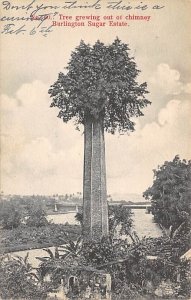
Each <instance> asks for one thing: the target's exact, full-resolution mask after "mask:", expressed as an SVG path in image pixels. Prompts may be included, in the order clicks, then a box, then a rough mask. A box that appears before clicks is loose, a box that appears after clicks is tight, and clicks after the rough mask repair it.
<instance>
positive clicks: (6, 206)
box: [0, 201, 23, 229]
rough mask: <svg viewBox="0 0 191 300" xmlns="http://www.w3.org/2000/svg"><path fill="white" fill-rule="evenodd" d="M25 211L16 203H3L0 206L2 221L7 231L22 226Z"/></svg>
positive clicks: (0, 218) (0, 219)
mask: <svg viewBox="0 0 191 300" xmlns="http://www.w3.org/2000/svg"><path fill="white" fill-rule="evenodd" d="M22 220H23V210H22V208H21V206H20V205H19V204H18V203H15V202H14V201H2V202H1V205H0V221H1V224H2V226H3V228H5V229H13V228H16V227H18V226H19V225H21V223H22Z"/></svg>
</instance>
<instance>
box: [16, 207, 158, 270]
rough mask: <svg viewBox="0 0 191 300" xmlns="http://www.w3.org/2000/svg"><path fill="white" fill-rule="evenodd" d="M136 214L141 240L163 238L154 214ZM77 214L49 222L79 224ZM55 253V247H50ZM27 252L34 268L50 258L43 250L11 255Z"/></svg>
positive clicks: (134, 217)
mask: <svg viewBox="0 0 191 300" xmlns="http://www.w3.org/2000/svg"><path fill="white" fill-rule="evenodd" d="M132 211H133V213H134V216H133V219H134V230H135V231H136V232H137V234H138V236H139V237H140V238H141V237H143V236H151V237H159V236H161V230H160V228H159V227H158V226H157V224H155V223H154V222H153V216H152V214H146V213H145V212H146V210H145V209H133V210H132ZM75 215H76V212H72V213H67V214H59V215H49V216H48V220H49V221H50V220H52V222H54V223H55V224H65V223H66V222H68V223H69V224H77V222H76V220H75ZM49 249H51V250H52V251H53V252H54V247H49ZM27 252H28V253H29V258H28V261H29V263H31V264H32V266H33V267H34V268H36V267H38V265H39V263H40V261H39V260H38V259H36V257H42V256H48V253H46V251H44V250H43V249H32V250H28V251H27V250H24V251H17V252H12V253H11V255H18V256H21V257H23V258H24V257H25V256H26V254H27Z"/></svg>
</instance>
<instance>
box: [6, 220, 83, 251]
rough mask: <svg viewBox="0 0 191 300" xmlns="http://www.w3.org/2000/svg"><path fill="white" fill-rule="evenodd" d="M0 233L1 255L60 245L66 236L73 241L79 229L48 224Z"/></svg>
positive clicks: (74, 226) (71, 226) (77, 227)
mask: <svg viewBox="0 0 191 300" xmlns="http://www.w3.org/2000/svg"><path fill="white" fill-rule="evenodd" d="M0 232H1V233H0V253H1V254H3V253H9V252H14V251H19V250H29V249H37V248H43V247H51V246H58V245H62V244H63V239H64V236H65V235H66V234H67V235H68V236H69V238H70V239H71V240H74V239H76V237H77V236H78V235H79V234H80V232H81V229H80V227H79V226H77V225H64V224H48V225H47V226H41V227H27V226H25V225H22V226H19V227H17V228H14V229H12V230H10V229H4V230H1V231H0Z"/></svg>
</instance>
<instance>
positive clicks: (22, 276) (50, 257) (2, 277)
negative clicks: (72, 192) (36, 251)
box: [0, 157, 191, 300]
mask: <svg viewBox="0 0 191 300" xmlns="http://www.w3.org/2000/svg"><path fill="white" fill-rule="evenodd" d="M190 179H191V168H190V162H186V161H185V160H183V161H181V160H180V159H179V157H175V159H174V160H173V161H172V162H166V163H165V164H164V165H163V166H161V167H159V169H158V171H155V179H154V183H153V186H152V187H150V188H149V189H148V190H147V191H146V192H145V196H146V197H150V198H151V201H152V213H153V214H154V217H155V221H156V222H157V223H158V224H159V225H160V226H161V228H162V230H163V236H161V237H159V238H150V237H145V238H143V239H139V237H138V236H137V234H136V232H134V231H133V227H132V225H133V219H132V213H131V211H130V210H129V209H128V208H127V207H123V206H117V207H115V206H113V207H110V210H109V229H110V233H109V236H108V237H107V238H106V237H105V238H104V237H103V238H102V239H101V241H99V242H95V241H91V240H90V241H87V240H86V241H84V240H83V237H81V236H80V227H79V226H69V225H55V224H47V223H46V226H44V225H42V224H43V222H47V221H45V219H46V217H45V215H44V216H43V214H44V213H42V214H41V216H42V218H39V217H38V220H37V219H36V221H35V218H28V219H27V220H28V221H27V220H26V222H25V224H21V225H19V226H17V227H16V228H13V229H4V230H3V231H2V233H3V234H4V237H3V238H2V244H3V245H4V249H5V248H6V247H7V249H8V247H11V245H13V247H14V246H15V245H18V247H19V246H21V245H26V247H29V245H30V243H31V244H33V243H34V244H35V243H39V244H40V243H41V248H42V247H44V245H45V244H44V243H46V242H47V241H48V243H51V245H54V246H56V248H55V251H54V252H52V251H51V250H50V249H45V251H46V254H45V256H44V257H40V258H38V259H39V261H40V264H39V267H38V268H37V269H34V268H32V266H31V265H30V264H29V263H28V258H27V256H26V258H25V259H22V258H19V257H11V256H6V255H4V256H2V258H1V268H0V297H1V298H2V299H10V298H14V299H33V300H35V299H48V295H49V293H50V292H53V291H54V290H55V289H57V288H58V287H59V286H60V282H61V280H63V278H67V276H68V275H69V274H73V275H74V276H76V277H77V278H78V280H79V285H78V286H77V287H76V290H75V295H74V294H72V295H71V293H69V292H68V295H67V296H68V297H69V299H75V297H77V298H76V299H82V297H83V295H84V293H85V287H84V282H83V277H82V271H83V272H84V271H85V272H93V271H94V270H98V271H102V272H104V273H109V274H110V275H111V279H112V286H111V289H112V300H116V299H120V300H127V299H139V300H140V299H159V298H162V299H189V297H190V282H189V278H190V264H189V261H188V260H186V259H183V258H182V255H183V254H184V253H185V252H186V251H188V250H189V249H190V241H191V222H190V216H191V213H190V207H189V203H190V190H189V182H190ZM176 180H178V182H177V181H176ZM173 182H174V185H172V186H170V184H171V183H173ZM169 186H170V187H169ZM173 187H174V188H173ZM161 191H162V192H161ZM174 199H175V200H174ZM36 213H37V212H35V214H36ZM32 214H33V209H32V210H31V215H32ZM16 215H17V214H16ZM44 218H45V219H44ZM13 219H14V220H15V218H13ZM76 219H77V220H78V221H79V222H80V224H81V227H82V228H83V215H82V214H81V213H78V214H77V215H76ZM16 220H18V219H17V218H16ZM39 220H41V221H40V222H39ZM43 220H44V221H43ZM9 224H10V223H9ZM34 225H36V226H34ZM67 232H68V234H67ZM76 233H77V234H76ZM124 237H126V238H124ZM61 244H62V246H60V245H61ZM64 284H65V285H67V282H65V283H64ZM74 296H75V297H74Z"/></svg>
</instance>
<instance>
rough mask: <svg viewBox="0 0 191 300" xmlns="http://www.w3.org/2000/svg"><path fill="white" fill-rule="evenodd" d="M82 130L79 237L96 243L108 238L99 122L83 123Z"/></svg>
mask: <svg viewBox="0 0 191 300" xmlns="http://www.w3.org/2000/svg"><path fill="white" fill-rule="evenodd" d="M84 127H85V130H84V182H83V235H84V238H85V239H93V240H100V239H101V237H102V236H107V235H108V205H107V190H106V167H105V141H104V129H103V120H102V119H98V120H95V119H94V120H91V119H87V120H86V122H85V126H84Z"/></svg>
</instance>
